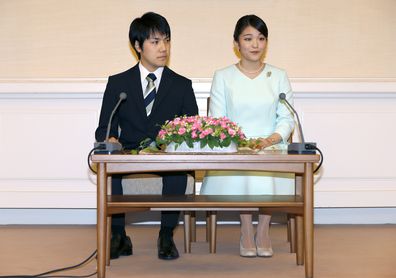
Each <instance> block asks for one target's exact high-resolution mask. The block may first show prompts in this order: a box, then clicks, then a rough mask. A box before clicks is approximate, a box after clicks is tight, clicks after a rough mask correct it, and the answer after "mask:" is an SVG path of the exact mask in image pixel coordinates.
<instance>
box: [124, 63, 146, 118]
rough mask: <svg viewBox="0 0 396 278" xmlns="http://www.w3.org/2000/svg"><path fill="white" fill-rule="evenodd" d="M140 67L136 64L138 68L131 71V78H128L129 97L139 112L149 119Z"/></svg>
mask: <svg viewBox="0 0 396 278" xmlns="http://www.w3.org/2000/svg"><path fill="white" fill-rule="evenodd" d="M138 65H139V64H136V66H134V67H133V68H132V69H131V76H130V78H128V82H129V88H130V90H129V95H130V96H131V97H132V99H133V102H134V103H136V106H137V109H138V112H139V113H140V114H142V115H144V116H145V117H147V114H146V108H145V106H144V99H143V91H142V83H141V80H140V70H139V66H138Z"/></svg>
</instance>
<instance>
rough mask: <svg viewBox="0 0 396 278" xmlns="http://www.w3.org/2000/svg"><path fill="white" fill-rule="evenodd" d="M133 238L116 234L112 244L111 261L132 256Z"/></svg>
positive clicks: (112, 238) (112, 237) (113, 236)
mask: <svg viewBox="0 0 396 278" xmlns="http://www.w3.org/2000/svg"><path fill="white" fill-rule="evenodd" d="M132 253H133V252H132V242H131V238H130V237H129V236H126V235H121V234H114V235H112V236H111V242H110V259H112V260H113V259H117V258H118V257H119V256H130V255H132Z"/></svg>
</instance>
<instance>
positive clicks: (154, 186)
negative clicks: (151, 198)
mask: <svg viewBox="0 0 396 278" xmlns="http://www.w3.org/2000/svg"><path fill="white" fill-rule="evenodd" d="M194 188H195V186H194V177H193V176H191V175H190V174H188V175H187V188H186V194H193V193H194ZM122 189H123V192H124V195H139V194H145V195H150V194H152V195H160V194H162V177H161V176H159V175H156V174H146V173H141V174H140V173H139V174H130V175H125V176H123V178H122Z"/></svg>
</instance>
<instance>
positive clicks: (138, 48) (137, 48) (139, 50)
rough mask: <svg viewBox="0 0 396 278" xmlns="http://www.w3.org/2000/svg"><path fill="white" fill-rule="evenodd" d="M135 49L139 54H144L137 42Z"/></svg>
mask: <svg viewBox="0 0 396 278" xmlns="http://www.w3.org/2000/svg"><path fill="white" fill-rule="evenodd" d="M135 49H136V51H137V52H139V53H140V52H142V49H141V47H140V45H139V42H138V41H135Z"/></svg>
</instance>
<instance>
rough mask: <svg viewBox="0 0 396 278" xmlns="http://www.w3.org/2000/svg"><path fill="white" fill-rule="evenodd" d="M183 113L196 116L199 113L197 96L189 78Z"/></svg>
mask: <svg viewBox="0 0 396 278" xmlns="http://www.w3.org/2000/svg"><path fill="white" fill-rule="evenodd" d="M182 110H183V111H182V115H187V116H195V115H198V105H197V100H196V98H195V94H194V90H193V88H192V82H191V80H188V84H187V86H186V89H185V93H184V99H183V109H182Z"/></svg>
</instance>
